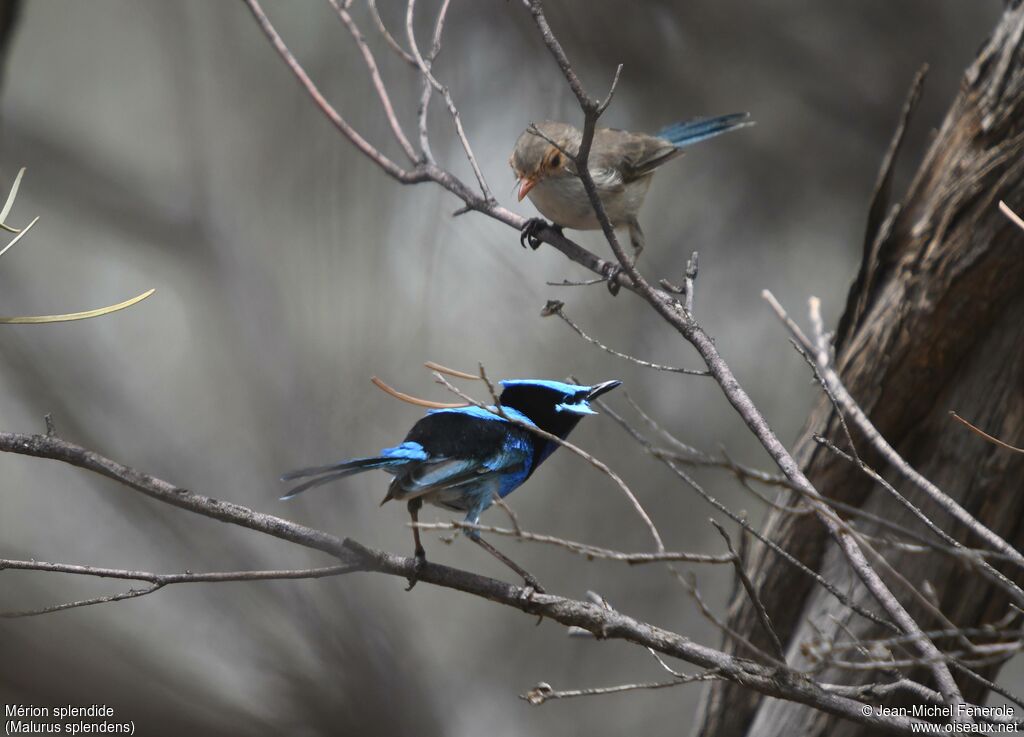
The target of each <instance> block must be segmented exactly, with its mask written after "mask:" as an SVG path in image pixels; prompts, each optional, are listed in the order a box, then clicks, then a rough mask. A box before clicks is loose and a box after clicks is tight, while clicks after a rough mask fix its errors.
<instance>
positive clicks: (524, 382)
mask: <svg viewBox="0 0 1024 737" xmlns="http://www.w3.org/2000/svg"><path fill="white" fill-rule="evenodd" d="M501 385H502V386H504V387H510V386H543V387H546V388H548V389H553V390H555V391H556V392H562V393H563V394H569V395H572V394H576V393H578V392H582V391H587V392H589V391H590V389H591V387H589V386H583V385H582V384H566V383H565V382H563V381H550V380H548V379H505V380H503V381H502V382H501Z"/></svg>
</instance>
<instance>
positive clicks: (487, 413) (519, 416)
mask: <svg viewBox="0 0 1024 737" xmlns="http://www.w3.org/2000/svg"><path fill="white" fill-rule="evenodd" d="M495 409H496V408H495V407H494V406H491V407H489V408H488V409H484V408H483V407H475V406H469V407H452V408H450V409H432V410H430V411H429V412H427V414H428V415H440V414H444V413H446V412H450V413H452V414H458V415H468V416H469V417H474V418H476V419H478V420H496V421H498V422H507V420H506V419H505V418H504V417H502V416H501V415H499V414H495V413H494V412H492V411H491V410H495ZM501 411H502V412H504V413H505V414H506V415H508V416H509V417H510V418H512V419H513V420H516V421H518V422H525V423H526V424H527V425H533V424H534V422H533V420H531V419H530V418H529V417H527V416H526V415H524V414H523V413H522V412H520V411H519V410H516V409H512V408H511V407H502V408H501ZM414 445H416V443H414Z"/></svg>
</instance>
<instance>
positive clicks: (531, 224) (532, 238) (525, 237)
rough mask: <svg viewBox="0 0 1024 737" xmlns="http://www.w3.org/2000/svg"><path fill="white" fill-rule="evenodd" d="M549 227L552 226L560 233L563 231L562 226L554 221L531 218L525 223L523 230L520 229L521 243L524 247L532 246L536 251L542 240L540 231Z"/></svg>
mask: <svg viewBox="0 0 1024 737" xmlns="http://www.w3.org/2000/svg"><path fill="white" fill-rule="evenodd" d="M547 228H551V229H552V230H555V231H557V232H559V233H561V232H562V229H561V228H559V227H558V226H557V225H555V224H554V223H549V222H548V221H547V220H545V219H544V218H530V219H529V220H527V221H526V222H525V223H524V224H523V227H522V230H520V231H519V245H521V246H522V247H523V248H526V246H527V245H529V246H530V248H532V249H533V250H534V251H536V250H537V249H538V248H540V244H541V242H542V241H541V239H540V235H539V234H540V231H542V230H545V229H547Z"/></svg>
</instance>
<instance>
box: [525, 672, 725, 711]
mask: <svg viewBox="0 0 1024 737" xmlns="http://www.w3.org/2000/svg"><path fill="white" fill-rule="evenodd" d="M720 680H722V676H721V675H719V674H718V673H712V672H708V673H697V674H695V675H692V676H685V675H684V676H679V677H677V678H675V679H674V680H671V681H657V682H653V683H623V684H620V685H618V686H602V687H599V688H581V689H576V690H572V691H555V690H554V689H553V688H551V686H549V685H548V684H546V683H538V684H537V685H536V686H534V687H533V688H532V689H530V690H529V691H527V692H526V693H524V694H520V696H519V698H521V699H523V700H524V701H529V702H530V703H531V704H532V705H534V706H540V705H541V704H543V703H544V702H545V701H554V700H556V699H571V698H575V697H577V696H605V695H607V694H612V693H622V692H623V691H652V690H656V689H659V688H671V687H672V686H682V685H683V684H684V683H697V682H702V681H720Z"/></svg>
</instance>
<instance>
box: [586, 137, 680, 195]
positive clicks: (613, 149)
mask: <svg viewBox="0 0 1024 737" xmlns="http://www.w3.org/2000/svg"><path fill="white" fill-rule="evenodd" d="M682 153H683V152H682V151H681V150H680V149H678V148H676V147H675V146H673V145H672V144H671V143H669V142H668V141H666V140H665V139H663V138H656V137H654V136H647V135H644V134H642V133H630V132H629V131H623V130H618V129H615V128H599V129H598V130H597V131H595V132H594V144H593V148H592V149H591V152H590V162H589V163H590V167H591V168H592V169H598V170H606V169H614V170H616V171H617V172H618V173H619V176H620V177H621V179H622V182H623V183H625V184H628V183H629V182H631V181H634V180H637V179H642V178H643V177H646V176H647V175H649V174H650V173H651V172H653V171H654V170H655V169H657V168H658V167H659V166H661V165H662V164H664V163H665V162H667V161H671V160H672V159H674V158H676V157H677V156H680V155H682Z"/></svg>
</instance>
